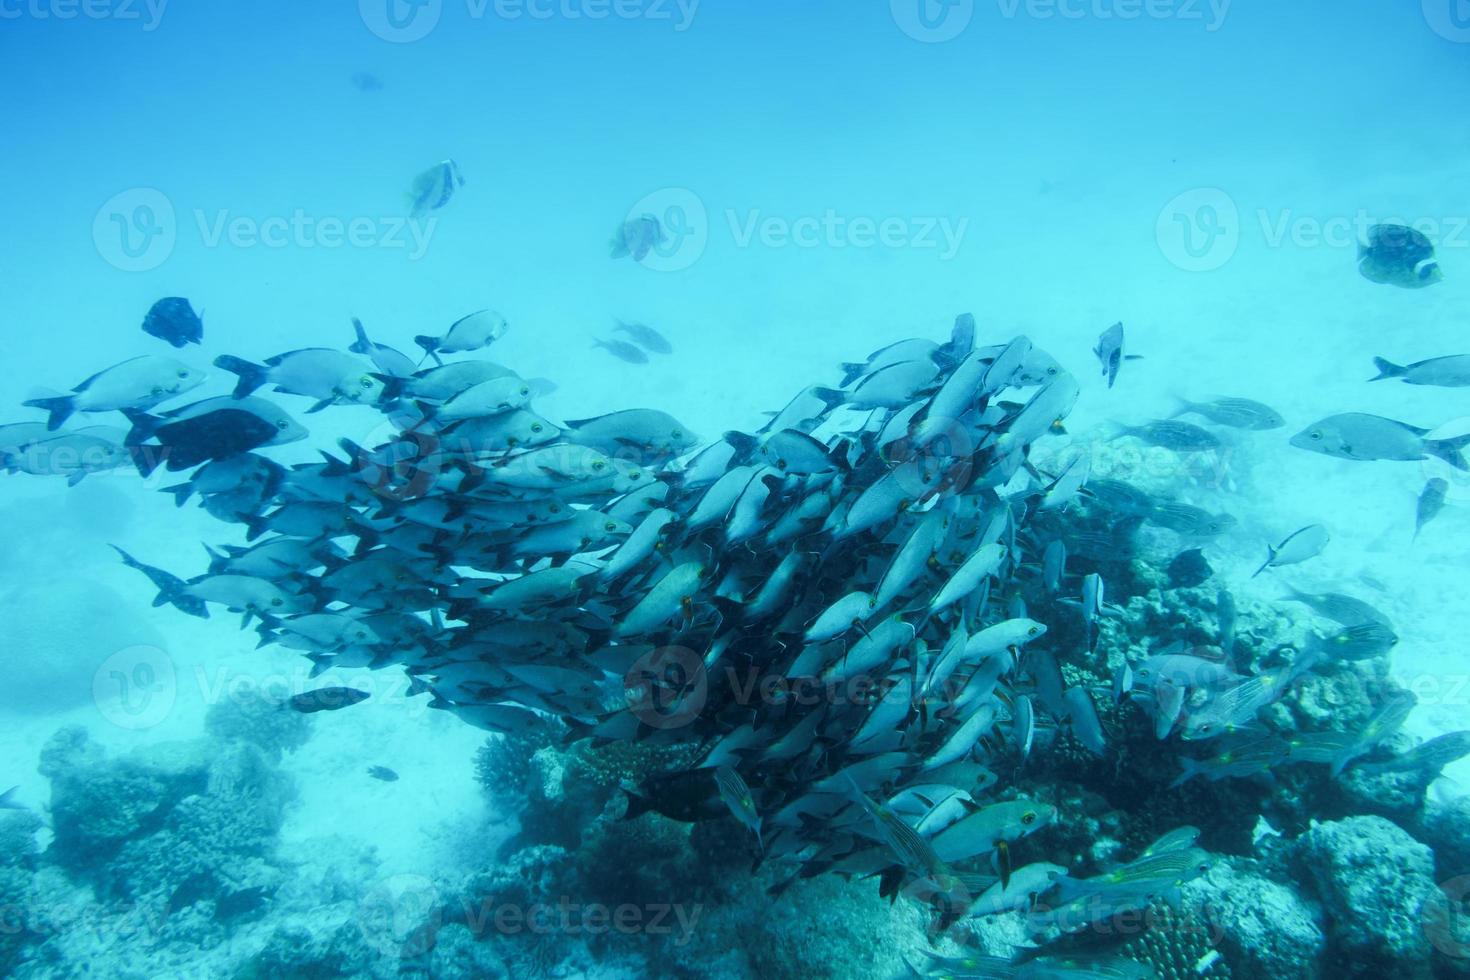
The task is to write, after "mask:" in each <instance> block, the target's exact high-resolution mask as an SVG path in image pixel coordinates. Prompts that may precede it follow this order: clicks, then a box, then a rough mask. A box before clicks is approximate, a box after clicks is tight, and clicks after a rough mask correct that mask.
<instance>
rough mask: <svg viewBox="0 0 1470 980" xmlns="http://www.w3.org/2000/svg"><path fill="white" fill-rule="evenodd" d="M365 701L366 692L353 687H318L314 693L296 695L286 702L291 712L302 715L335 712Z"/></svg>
mask: <svg viewBox="0 0 1470 980" xmlns="http://www.w3.org/2000/svg"><path fill="white" fill-rule="evenodd" d="M366 700H367V692H366V691H359V690H358V689H357V688H355V687H319V688H317V689H316V690H315V691H307V692H306V693H304V694H298V695H296V696H295V697H294V698H291V699H290V700H288V701H287V702H286V704H287V705H288V706H290V708H291V710H292V711H299V712H301V713H302V714H303V715H311V714H315V713H316V712H318V711H336V710H338V709H340V708H345V707H347V706H349V705H353V704H357V703H358V702H361V701H366Z"/></svg>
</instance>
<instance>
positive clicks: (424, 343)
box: [413, 334, 442, 356]
mask: <svg viewBox="0 0 1470 980" xmlns="http://www.w3.org/2000/svg"><path fill="white" fill-rule="evenodd" d="M441 339H442V338H440V337H430V336H428V335H427V334H419V335H418V336H417V337H415V338H413V342H414V343H415V344H418V345H419V347H421V348H423V351H424V354H425V355H431V356H432V355H435V354H437V353H438V352H439V341H440V340H441Z"/></svg>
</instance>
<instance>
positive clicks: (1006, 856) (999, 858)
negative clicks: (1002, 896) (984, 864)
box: [995, 841, 1011, 891]
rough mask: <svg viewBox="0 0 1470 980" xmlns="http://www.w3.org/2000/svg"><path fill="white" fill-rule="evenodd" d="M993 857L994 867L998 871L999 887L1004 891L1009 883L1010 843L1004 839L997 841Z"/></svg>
mask: <svg viewBox="0 0 1470 980" xmlns="http://www.w3.org/2000/svg"><path fill="white" fill-rule="evenodd" d="M995 857H996V867H997V870H998V871H999V872H1000V888H1001V891H1005V889H1006V888H1007V887H1008V886H1009V885H1010V883H1011V845H1010V844H1009V843H1007V842H1006V841H1001V842H1000V843H998V844H997V845H996V846H995Z"/></svg>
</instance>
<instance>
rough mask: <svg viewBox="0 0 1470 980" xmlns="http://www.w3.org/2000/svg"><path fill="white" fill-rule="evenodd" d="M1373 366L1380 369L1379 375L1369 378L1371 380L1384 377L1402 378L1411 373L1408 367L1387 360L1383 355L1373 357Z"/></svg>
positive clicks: (1378, 379)
mask: <svg viewBox="0 0 1470 980" xmlns="http://www.w3.org/2000/svg"><path fill="white" fill-rule="evenodd" d="M1373 366H1374V367H1376V368H1377V369H1378V375H1377V376H1376V377H1372V378H1369V379H1368V380H1369V381H1382V380H1383V379H1384V378H1402V377H1403V376H1404V375H1406V374H1408V373H1409V371H1408V368H1404V367H1400V366H1399V365H1397V364H1395V363H1393V362H1392V361H1389V360H1385V359H1383V358H1381V357H1375V358H1373Z"/></svg>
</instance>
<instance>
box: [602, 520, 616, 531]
mask: <svg viewBox="0 0 1470 980" xmlns="http://www.w3.org/2000/svg"><path fill="white" fill-rule="evenodd" d="M602 529H603V530H604V531H616V530H617V529H618V525H617V522H615V521H608V522H607V523H606V524H604V525H602Z"/></svg>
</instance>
